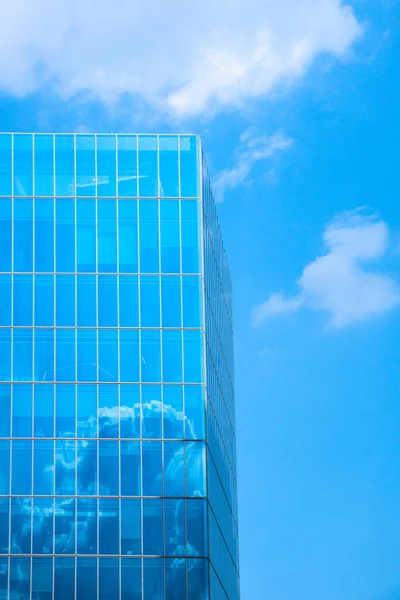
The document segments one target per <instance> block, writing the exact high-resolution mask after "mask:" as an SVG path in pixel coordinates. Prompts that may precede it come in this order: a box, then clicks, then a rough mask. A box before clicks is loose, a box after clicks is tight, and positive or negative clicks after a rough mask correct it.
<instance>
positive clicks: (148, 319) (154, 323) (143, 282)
mask: <svg viewBox="0 0 400 600" xmlns="http://www.w3.org/2000/svg"><path fill="white" fill-rule="evenodd" d="M140 326H141V327H159V326H160V279H159V277H149V276H146V277H141V278H140Z"/></svg>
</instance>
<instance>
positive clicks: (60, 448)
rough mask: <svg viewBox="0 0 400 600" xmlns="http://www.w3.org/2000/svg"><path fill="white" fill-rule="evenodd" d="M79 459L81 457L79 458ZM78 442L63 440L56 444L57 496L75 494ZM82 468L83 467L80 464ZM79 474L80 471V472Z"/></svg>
mask: <svg viewBox="0 0 400 600" xmlns="http://www.w3.org/2000/svg"><path fill="white" fill-rule="evenodd" d="M78 458H79V457H78ZM76 464H77V460H76V442H74V441H72V440H63V441H57V442H56V495H57V496H68V495H72V494H75V493H76V492H75V479H76ZM78 465H79V467H80V468H82V467H81V465H80V464H79V462H78ZM78 474H79V470H78Z"/></svg>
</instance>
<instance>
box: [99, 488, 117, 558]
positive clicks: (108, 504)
mask: <svg viewBox="0 0 400 600" xmlns="http://www.w3.org/2000/svg"><path fill="white" fill-rule="evenodd" d="M99 552H100V554H119V501H118V499H117V498H100V500H99Z"/></svg>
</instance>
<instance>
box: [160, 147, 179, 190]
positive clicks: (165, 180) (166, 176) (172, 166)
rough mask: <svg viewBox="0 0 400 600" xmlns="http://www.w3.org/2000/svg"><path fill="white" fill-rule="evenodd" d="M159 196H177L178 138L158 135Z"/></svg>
mask: <svg viewBox="0 0 400 600" xmlns="http://www.w3.org/2000/svg"><path fill="white" fill-rule="evenodd" d="M159 148H160V196H169V197H170V196H178V193H179V190H178V187H179V185H178V184H179V181H178V180H179V175H178V137H177V136H176V135H160V138H159Z"/></svg>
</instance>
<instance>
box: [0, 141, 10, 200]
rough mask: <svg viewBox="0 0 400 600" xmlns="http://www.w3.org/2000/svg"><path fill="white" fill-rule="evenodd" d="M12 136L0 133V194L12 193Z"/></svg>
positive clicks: (7, 194) (8, 194)
mask: <svg viewBox="0 0 400 600" xmlns="http://www.w3.org/2000/svg"><path fill="white" fill-rule="evenodd" d="M11 177H12V137H11V135H10V134H2V135H0V195H1V196H11V194H12V179H11Z"/></svg>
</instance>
